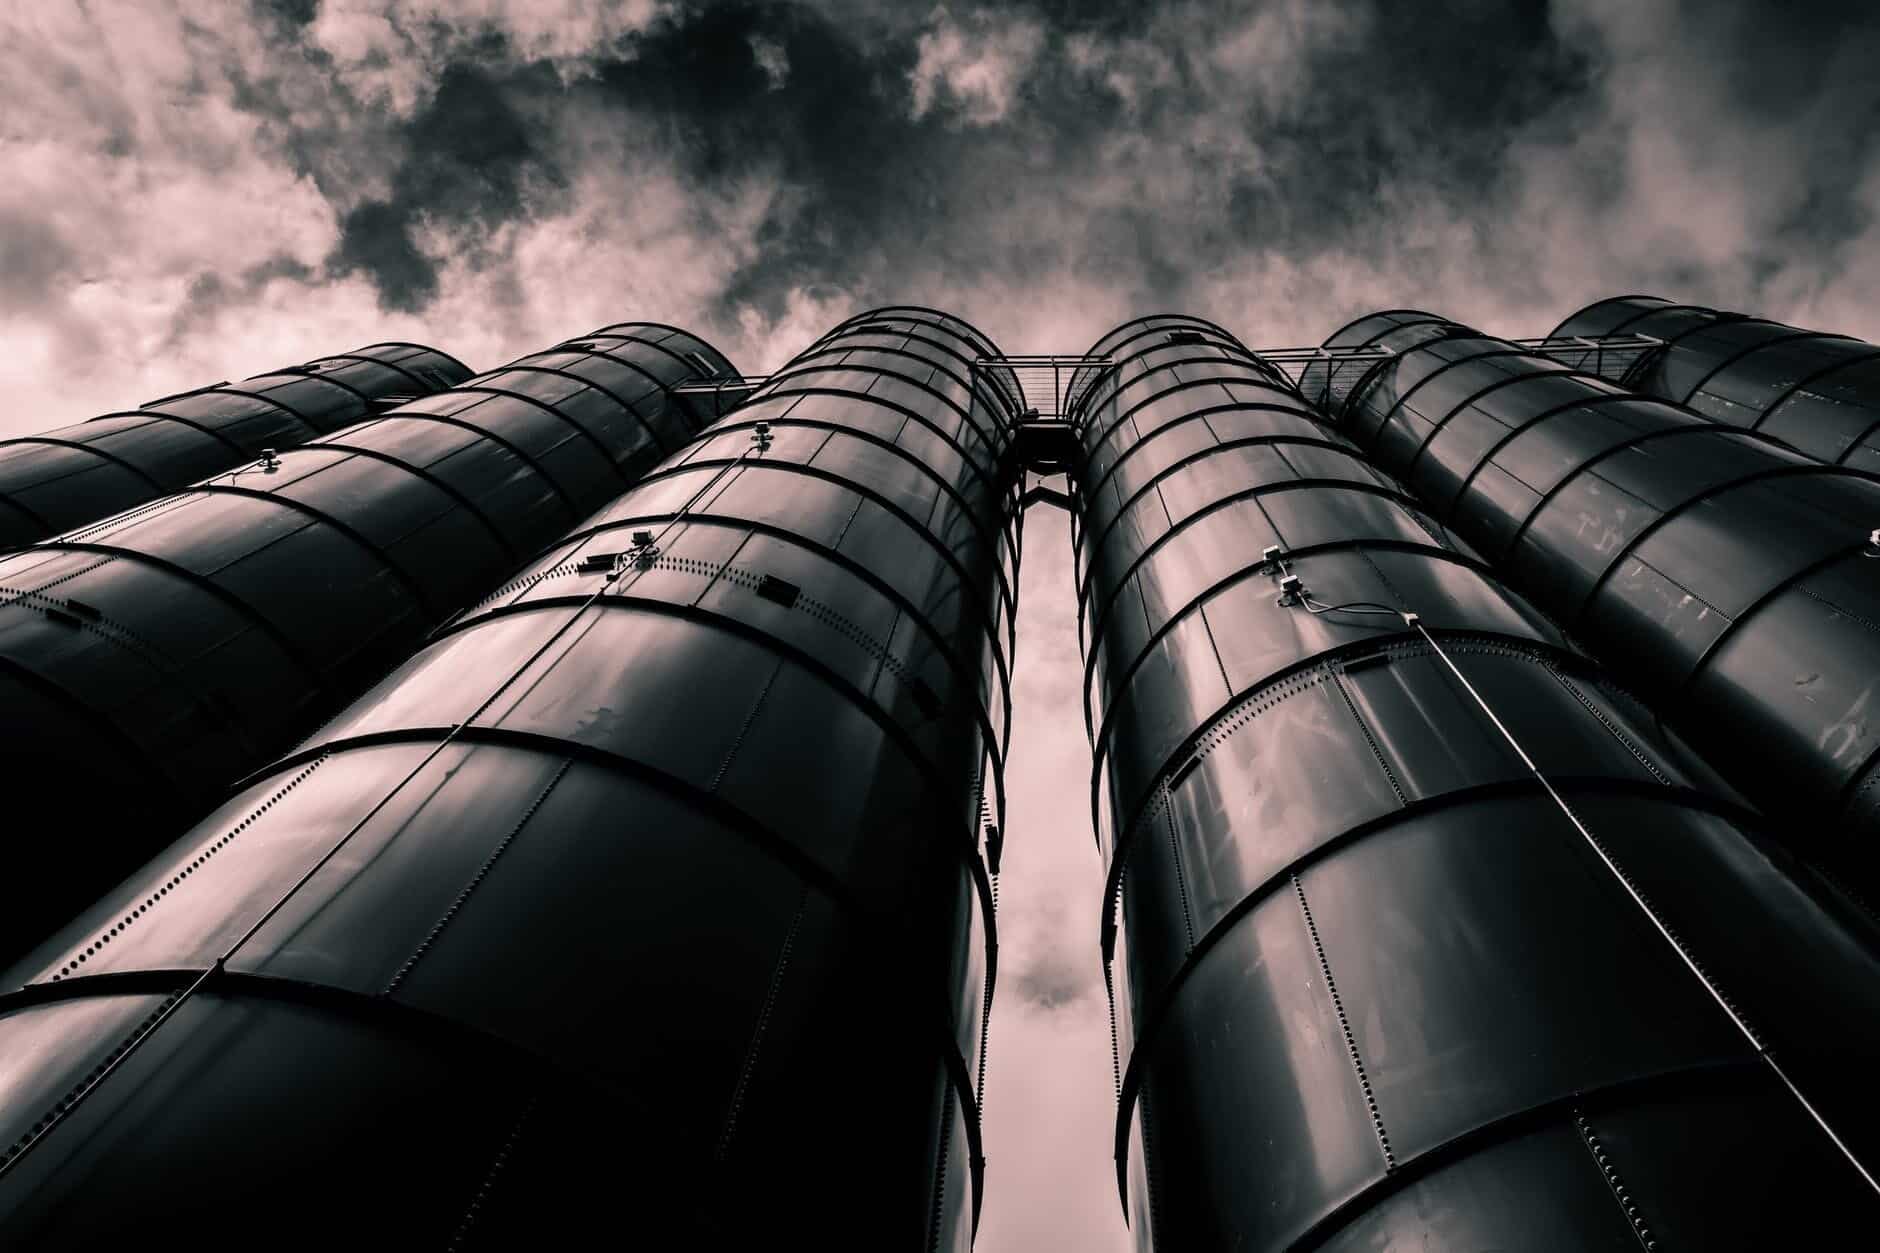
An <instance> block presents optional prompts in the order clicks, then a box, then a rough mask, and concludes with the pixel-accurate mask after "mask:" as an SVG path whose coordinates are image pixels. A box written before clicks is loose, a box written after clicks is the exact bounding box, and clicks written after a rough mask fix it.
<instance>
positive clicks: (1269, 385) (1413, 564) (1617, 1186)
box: [1073, 316, 1880, 1253]
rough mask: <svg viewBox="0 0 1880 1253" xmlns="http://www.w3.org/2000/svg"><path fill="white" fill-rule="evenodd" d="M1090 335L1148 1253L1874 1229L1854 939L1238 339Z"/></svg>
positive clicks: (1751, 829)
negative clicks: (1855, 1077)
mask: <svg viewBox="0 0 1880 1253" xmlns="http://www.w3.org/2000/svg"><path fill="white" fill-rule="evenodd" d="M1440 346H1441V345H1440V343H1439V344H1437V345H1432V347H1440ZM1096 351H1098V352H1107V353H1109V354H1111V355H1112V356H1113V357H1114V358H1115V362H1116V364H1115V365H1114V366H1112V367H1110V368H1108V369H1107V370H1105V371H1103V372H1101V373H1097V374H1094V375H1092V376H1087V377H1085V378H1082V379H1080V380H1079V383H1078V388H1079V393H1078V395H1077V396H1076V398H1075V402H1074V411H1073V413H1074V417H1075V420H1076V421H1077V424H1078V426H1079V429H1080V441H1081V445H1082V450H1083V455H1082V459H1081V464H1080V465H1079V467H1078V468H1077V471H1076V473H1075V474H1074V476H1073V477H1074V480H1075V483H1076V489H1077V494H1078V496H1079V498H1080V500H1081V513H1080V516H1079V532H1080V534H1079V537H1078V549H1079V558H1080V567H1081V574H1080V585H1081V600H1082V607H1083V608H1082V612H1083V618H1084V624H1085V643H1086V658H1087V667H1088V669H1087V676H1086V677H1087V689H1086V699H1087V713H1088V721H1089V725H1090V728H1091V736H1092V743H1093V746H1094V753H1095V759H1096V760H1095V774H1094V776H1093V779H1092V785H1093V790H1094V793H1095V796H1094V808H1095V812H1096V816H1097V830H1098V839H1099V843H1100V845H1101V847H1102V851H1103V853H1104V855H1105V856H1106V858H1107V859H1108V863H1109V867H1110V884H1111V891H1112V894H1113V900H1114V910H1113V911H1112V910H1111V909H1106V911H1105V916H1104V919H1103V946H1104V954H1105V959H1106V968H1108V969H1111V970H1112V971H1113V973H1114V996H1113V1001H1114V1012H1115V1028H1116V1042H1117V1050H1118V1053H1117V1074H1116V1079H1117V1087H1118V1094H1119V1117H1118V1124H1117V1140H1116V1153H1117V1161H1118V1173H1119V1185H1121V1186H1123V1187H1124V1189H1125V1192H1126V1196H1127V1207H1128V1212H1129V1217H1130V1221H1131V1223H1132V1226H1133V1227H1134V1230H1135V1233H1136V1237H1137V1240H1138V1243H1139V1245H1140V1246H1141V1247H1143V1248H1145V1249H1148V1248H1155V1249H1160V1250H1164V1251H1165V1253H1172V1251H1174V1250H1182V1251H1184V1253H1187V1251H1192V1250H1226V1249H1235V1250H1266V1249H1336V1250H1359V1249H1382V1248H1390V1249H1398V1248H1419V1249H1422V1248H1429V1249H1488V1248H1507V1249H1516V1248H1518V1249H1522V1250H1554V1249H1558V1250H1576V1251H1577V1250H1587V1249H1596V1248H1597V1249H1606V1248H1610V1249H1614V1250H1623V1249H1637V1248H1641V1247H1642V1248H1646V1249H1659V1248H1662V1249H1698V1248H1702V1249H1742V1250H1749V1249H1764V1248H1772V1247H1786V1246H1792V1245H1795V1244H1807V1243H1810V1242H1811V1241H1818V1242H1823V1243H1833V1242H1835V1241H1837V1240H1839V1239H1841V1237H1840V1236H1838V1235H1836V1234H1835V1233H1836V1232H1838V1231H1842V1230H1863V1229H1866V1228H1867V1227H1870V1226H1871V1225H1872V1223H1873V1222H1874V1220H1875V1218H1876V1217H1877V1216H1880V1193H1876V1190H1875V1185H1874V1181H1873V1178H1872V1173H1871V1172H1872V1170H1873V1166H1872V1163H1874V1162H1875V1161H1877V1160H1880V1136H1877V1135H1876V1132H1875V1130H1874V1127H1875V1126H1876V1124H1875V1121H1874V1118H1873V1114H1874V1112H1875V1111H1874V1108H1873V1106H1874V1098H1873V1096H1872V1095H1871V1094H1870V1093H1869V1092H1868V1091H1867V1090H1866V1088H1865V1086H1864V1085H1860V1084H1854V1083H1849V1082H1847V1074H1848V1073H1849V1071H1848V1069H1847V1068H1848V1067H1850V1066H1858V1065H1859V1064H1860V1062H1859V1061H1858V1059H1860V1058H1863V1057H1869V1056H1872V1055H1873V1054H1874V1051H1875V1049H1876V1048H1880V977H1877V976H1880V961H1877V960H1876V956H1875V953H1876V949H1875V947H1874V943H1875V932H1874V930H1873V927H1872V925H1871V923H1870V922H1869V921H1868V920H1867V919H1865V918H1864V917H1862V916H1859V915H1853V914H1849V913H1848V912H1847V911H1846V909H1845V907H1844V904H1843V902H1842V901H1841V898H1840V897H1839V896H1837V895H1836V894H1834V893H1833V892H1831V891H1829V890H1828V889H1825V888H1823V887H1821V886H1820V885H1818V884H1817V883H1816V881H1815V880H1814V879H1813V878H1812V877H1811V875H1810V872H1809V871H1808V870H1807V869H1806V868H1804V867H1802V866H1800V865H1799V864H1798V863H1796V861H1795V860H1794V858H1793V855H1792V854H1791V853H1790V852H1788V851H1787V850H1786V848H1785V847H1784V846H1783V845H1782V844H1781V843H1780V842H1779V841H1777V840H1775V839H1773V838H1770V833H1769V832H1767V831H1765V830H1764V829H1763V828H1762V827H1761V825H1760V820H1759V819H1758V818H1757V817H1756V816H1755V815H1753V814H1751V813H1749V812H1748V811H1746V810H1744V809H1742V808H1741V807H1739V806H1737V805H1735V804H1732V803H1730V802H1729V801H1727V800H1723V799H1720V798H1719V797H1718V796H1716V795H1714V794H1713V793H1711V792H1709V791H1707V790H1705V789H1703V788H1701V787H1698V786H1695V785H1694V781H1693V780H1692V779H1690V778H1689V777H1687V776H1686V775H1685V774H1683V773H1682V772H1681V771H1680V769H1679V768H1678V766H1677V765H1676V764H1674V758H1673V756H1672V754H1671V753H1670V752H1668V751H1667V749H1666V748H1665V746H1664V745H1663V744H1662V743H1661V742H1660V741H1659V739H1658V737H1657V736H1656V735H1655V733H1654V731H1653V728H1652V721H1651V718H1650V716H1649V715H1648V714H1646V713H1644V712H1643V711H1642V710H1641V709H1640V708H1639V707H1638V706H1637V705H1636V704H1635V703H1634V702H1633V701H1632V700H1631V699H1630V698H1629V697H1627V696H1626V695H1625V694H1624V693H1622V692H1621V691H1620V690H1618V689H1617V688H1615V687H1614V686H1613V685H1612V683H1611V682H1610V681H1609V680H1608V679H1607V678H1606V677H1605V675H1604V674H1603V673H1602V672H1601V671H1600V670H1599V669H1598V668H1597V667H1596V666H1595V664H1594V663H1593V662H1591V661H1589V660H1588V659H1587V658H1585V657H1584V656H1583V655H1581V654H1580V653H1578V652H1577V651H1575V650H1574V649H1573V648H1572V647H1571V646H1570V645H1569V644H1568V643H1566V642H1565V640H1564V639H1563V637H1562V636H1561V635H1560V634H1559V633H1558V632H1557V631H1556V630H1555V628H1553V627H1552V626H1550V625H1549V624H1548V623H1547V622H1546V620H1545V619H1543V618H1542V617H1541V616H1540V615H1539V614H1538V613H1537V612H1535V611H1534V610H1533V609H1531V608H1530V607H1528V606H1527V605H1526V604H1525V603H1524V602H1523V601H1521V600H1520V599H1518V598H1517V597H1516V596H1514V595H1512V594H1511V593H1509V592H1508V591H1507V590H1505V589H1504V587H1503V586H1502V584H1501V583H1500V582H1499V581H1498V580H1497V578H1496V576H1495V574H1494V573H1493V572H1492V571H1491V570H1490V569H1489V568H1488V567H1486V566H1485V565H1484V564H1483V563H1482V562H1481V561H1480V560H1478V559H1477V558H1475V557H1474V556H1471V555H1469V554H1468V553H1466V552H1465V551H1462V550H1460V549H1459V548H1457V547H1455V546H1452V545H1450V544H1448V543H1446V542H1445V541H1444V540H1443V539H1442V538H1440V531H1439V529H1438V527H1437V526H1436V525H1435V523H1434V522H1433V521H1431V520H1430V519H1429V518H1428V517H1426V516H1425V515H1424V514H1423V512H1422V511H1421V509H1420V508H1419V506H1418V504H1417V502H1416V501H1415V500H1414V499H1413V498H1412V497H1411V496H1409V495H1408V494H1407V493H1406V492H1405V491H1404V490H1402V489H1401V488H1400V487H1399V486H1397V485H1396V484H1395V483H1394V482H1393V481H1392V480H1390V479H1388V478H1386V477H1385V476H1384V475H1383V474H1381V473H1380V472H1379V471H1378V470H1376V469H1375V468H1373V467H1372V466H1371V465H1369V464H1368V463H1367V462H1366V461H1365V460H1364V458H1363V457H1362V456H1361V455H1360V453H1359V452H1358V450H1357V449H1356V448H1354V447H1353V445H1352V444H1351V443H1350V442H1349V441H1347V440H1346V439H1345V438H1343V437H1342V436H1341V435H1340V434H1339V433H1338V431H1337V429H1336V427H1335V426H1334V425H1333V423H1332V422H1331V421H1330V420H1329V419H1328V418H1327V417H1326V416H1324V415H1322V414H1321V413H1319V412H1317V411H1315V410H1314V409H1313V408H1312V407H1311V406H1310V405H1308V404H1306V403H1305V402H1304V401H1303V400H1302V398H1301V397H1300V396H1299V394H1298V393H1297V392H1296V391H1295V390H1294V388H1293V386H1292V384H1291V383H1290V382H1289V381H1288V379H1287V378H1286V377H1285V376H1284V375H1283V374H1281V373H1280V372H1279V371H1278V370H1276V369H1274V368H1272V367H1271V366H1270V365H1268V364H1266V363H1265V362H1263V361H1261V360H1259V359H1257V358H1255V357H1253V356H1252V355H1251V354H1249V353H1248V352H1247V350H1246V349H1245V348H1243V347H1242V346H1241V345H1240V344H1239V343H1238V342H1237V341H1236V340H1234V338H1233V337H1232V336H1230V335H1228V334H1226V333H1225V332H1223V331H1221V330H1220V329H1219V328H1217V327H1214V326H1212V325H1210V324H1208V323H1205V322H1201V321H1199V320H1196V319H1192V318H1185V317H1172V316H1162V317H1155V318H1147V319H1142V320H1139V321H1136V322H1132V323H1128V324H1125V325H1124V326H1122V327H1120V328H1118V329H1117V330H1116V331H1114V332H1112V333H1111V334H1110V335H1108V336H1106V337H1105V338H1104V339H1103V340H1100V341H1099V342H1098V345H1097V347H1096ZM1410 359H1411V360H1414V359H1415V357H1414V356H1412V357H1410ZM1106 903H1107V902H1106Z"/></svg>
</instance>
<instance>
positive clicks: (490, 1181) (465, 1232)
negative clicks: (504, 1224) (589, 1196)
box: [445, 1097, 537, 1253]
mask: <svg viewBox="0 0 1880 1253" xmlns="http://www.w3.org/2000/svg"><path fill="white" fill-rule="evenodd" d="M536 1099H537V1098H535V1097H531V1098H529V1103H528V1104H527V1105H525V1106H523V1107H522V1113H521V1114H519V1115H517V1117H516V1121H515V1123H514V1124H513V1125H511V1127H510V1128H509V1134H508V1135H507V1136H505V1137H503V1142H502V1145H501V1146H500V1147H498V1148H497V1150H496V1156H495V1157H494V1158H493V1159H492V1160H491V1161H490V1168H489V1169H488V1170H486V1171H484V1172H483V1180H482V1182H480V1183H478V1184H477V1190H476V1191H475V1192H474V1193H472V1194H471V1197H470V1205H469V1208H467V1209H466V1210H464V1214H463V1218H462V1219H461V1220H459V1221H458V1223H457V1230H456V1231H455V1232H453V1233H451V1237H450V1243H449V1244H448V1245H446V1246H445V1247H446V1248H447V1249H449V1250H451V1253H456V1250H458V1249H461V1248H463V1247H464V1241H466V1240H468V1239H469V1237H470V1232H471V1229H472V1228H474V1227H475V1226H476V1222H477V1218H478V1217H479V1216H480V1215H481V1214H482V1212H483V1203H484V1202H485V1201H487V1200H488V1199H489V1195H490V1190H491V1189H492V1188H493V1187H495V1186H496V1178H497V1176H498V1175H500V1174H502V1173H503V1169H504V1167H506V1166H508V1165H509V1158H510V1156H511V1155H512V1154H513V1153H514V1152H515V1151H516V1142H517V1140H519V1139H520V1138H521V1137H522V1128H523V1125H524V1124H525V1123H527V1122H528V1121H529V1116H530V1115H531V1114H533V1113H534V1112H535V1105H536Z"/></svg>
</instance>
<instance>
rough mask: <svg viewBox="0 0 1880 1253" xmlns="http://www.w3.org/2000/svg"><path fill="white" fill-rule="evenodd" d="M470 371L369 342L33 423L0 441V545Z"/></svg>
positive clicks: (223, 466) (339, 423)
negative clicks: (88, 413)
mask: <svg viewBox="0 0 1880 1253" xmlns="http://www.w3.org/2000/svg"><path fill="white" fill-rule="evenodd" d="M469 376H470V371H469V370H467V369H465V368H464V366H463V365H462V364H461V363H460V362H458V361H457V360H456V359H455V358H453V357H449V356H447V355H445V354H444V353H441V352H439V351H437V350H436V349H434V348H426V347H424V346H423V345H421V344H390V343H385V344H369V345H367V346H366V347H364V348H361V349H359V350H357V351H356V352H350V353H340V354H337V355H335V356H331V357H322V358H321V359H319V360H317V361H309V362H307V363H306V364H305V365H299V366H293V367H291V368H289V369H285V370H277V371H274V372H272V373H269V374H258V375H256V376H255V377H253V378H251V379H247V380H246V381H244V382H241V383H217V384H216V385H215V386H213V387H207V388H203V389H201V390H199V391H193V392H184V393H182V394H181V395H178V396H168V397H165V398H163V399H162V400H154V401H151V402H150V403H149V404H147V405H145V406H144V407H143V408H141V409H138V410H136V411H134V412H126V413H112V414H106V415H105V416H103V417H101V418H94V419H92V420H91V421H89V422H81V423H79V424H77V425H76V426H68V427H63V428H61V429H59V430H56V431H48V432H46V433H44V434H42V435H28V436H23V437H20V438H17V439H9V440H3V441H0V548H17V547H21V546H23V545H26V544H31V543H34V542H36V541H38V540H42V539H45V538H46V537H47V536H50V535H57V534H58V533H60V532H61V531H68V530H71V529H72V528H74V527H79V526H83V525H85V524H86V523H88V522H94V521H96V520H97V519H99V518H103V517H107V516H109V515H111V514H114V513H119V512H122V511H123V510H125V509H131V508H134V507H136V506H138V505H141V504H143V503H144V502H146V501H149V500H154V499H156V498H158V497H160V496H164V495H167V494H169V493H171V492H176V491H181V490H182V489H183V488H185V487H187V486H188V485H189V484H191V483H194V482H196V481H197V480H198V479H202V478H206V477H208V476H209V475H211V474H219V473H221V472H223V471H225V470H231V469H234V468H235V467H236V466H239V465H241V464H243V463H244V462H248V461H252V460H253V459H254V458H255V457H256V456H257V455H259V454H260V452H261V450H262V449H263V448H274V449H283V448H291V447H293V446H294V445H296V444H304V443H306V442H307V441H309V440H312V439H317V438H318V437H320V436H321V435H325V434H328V433H330V432H333V431H337V430H339V429H340V428H341V427H345V426H350V425H352V424H353V423H355V422H358V421H360V420H361V419H363V418H365V417H367V416H369V415H370V414H372V413H373V412H375V411H377V410H378V409H380V408H382V407H384V406H385V405H386V404H387V403H389V402H391V401H392V399H393V398H394V397H398V396H405V397H413V396H425V395H429V394H430V393H432V392H437V391H441V390H443V389H445V388H447V387H450V386H452V385H453V384H456V383H461V382H462V381H463V380H464V379H466V378H468V377H469Z"/></svg>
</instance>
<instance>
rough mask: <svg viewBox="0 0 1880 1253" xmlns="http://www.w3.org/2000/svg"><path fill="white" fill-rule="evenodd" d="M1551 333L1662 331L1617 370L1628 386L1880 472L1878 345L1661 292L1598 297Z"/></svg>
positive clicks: (1821, 456)
mask: <svg viewBox="0 0 1880 1253" xmlns="http://www.w3.org/2000/svg"><path fill="white" fill-rule="evenodd" d="M1554 333H1555V334H1556V335H1589V336H1591V335H1626V334H1640V333H1642V334H1647V335H1654V336H1657V337H1658V338H1659V339H1662V340H1664V341H1665V347H1664V348H1663V349H1662V350H1661V351H1660V352H1658V353H1655V354H1654V355H1653V356H1652V357H1651V358H1650V359H1649V360H1646V361H1642V362H1640V363H1639V368H1637V369H1634V370H1631V371H1628V372H1627V373H1625V374H1624V375H1623V376H1622V377H1621V378H1620V379H1619V381H1622V382H1623V383H1624V384H1625V385H1626V386H1627V387H1631V388H1634V389H1636V390H1638V391H1640V392H1643V393H1644V394H1646V395H1648V396H1655V397H1658V398H1659V399H1661V400H1670V401H1675V402H1676V403H1678V404H1681V405H1689V406H1690V407H1691V408H1693V409H1695V410H1697V412H1699V413H1701V414H1703V415H1704V416H1705V417H1707V418H1710V419H1712V420H1714V421H1717V422H1723V423H1726V424H1728V425H1730V426H1735V427H1741V428H1743V429H1744V430H1750V431H1756V432H1759V433H1761V434H1763V435H1767V436H1769V437H1770V438H1771V439H1778V440H1781V441H1782V442H1783V443H1785V444H1787V445H1788V446H1790V447H1791V448H1794V449H1795V450H1796V451H1797V452H1800V453H1802V454H1803V455H1804V456H1808V457H1813V458H1814V459H1815V460H1817V461H1826V462H1828V463H1830V464H1832V465H1844V466H1849V467H1852V468H1853V469H1857V470H1865V471H1867V472H1868V473H1880V347H1876V346H1875V345H1873V344H1869V343H1866V342H1865V341H1862V340H1858V339H1854V338H1852V337H1850V336H1846V335H1832V334H1829V333H1827V332H1825V331H1807V330H1802V329H1800V328H1799V327H1794V326H1787V325H1785V324H1783V323H1781V322H1771V321H1768V320H1767V319H1764V318H1753V317H1750V316H1748V315H1746V314H1741V313H1724V312H1721V311H1719V310H1716V309H1707V308H1705V307H1704V306H1702V305H1681V304H1674V303H1672V302H1671V301H1669V300H1664V299H1662V298H1660V297H1657V296H1615V297H1613V298H1611V299H1609V300H1601V301H1597V302H1595V303H1593V304H1590V305H1588V306H1587V307H1586V308H1584V309H1582V310H1580V311H1579V312H1578V313H1575V314H1574V315H1572V316H1571V317H1569V318H1568V319H1567V320H1566V321H1565V322H1563V323H1561V324H1560V328H1559V330H1557V331H1555V332H1554ZM1607 377H1613V376H1612V375H1611V374H1610V373H1608V375H1607ZM1875 525H1876V526H1880V522H1876V523H1875Z"/></svg>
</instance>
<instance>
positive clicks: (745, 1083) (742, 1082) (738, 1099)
mask: <svg viewBox="0 0 1880 1253" xmlns="http://www.w3.org/2000/svg"><path fill="white" fill-rule="evenodd" d="M808 911H809V889H808V888H807V887H805V888H804V889H803V891H802V893H801V895H799V896H798V897H797V901H796V913H795V915H794V916H793V917H791V919H790V929H789V930H788V931H786V932H784V935H783V946H782V948H780V949H779V950H778V951H777V965H776V967H775V968H774V969H773V970H772V971H771V972H770V986H769V987H768V988H766V989H764V1003H763V1005H762V1007H760V1008H759V1009H758V1011H757V1025H756V1026H755V1027H753V1028H752V1030H751V1043H750V1046H749V1047H748V1048H746V1049H745V1051H744V1065H743V1066H741V1067H739V1069H738V1086H737V1087H735V1088H733V1089H732V1091H731V1108H730V1109H729V1110H727V1111H726V1113H725V1129H724V1131H723V1132H722V1133H721V1134H720V1135H719V1137H718V1145H717V1148H715V1149H714V1150H713V1152H712V1156H713V1157H714V1158H715V1159H716V1160H718V1161H720V1162H722V1161H724V1160H725V1159H726V1158H728V1157H729V1156H730V1155H731V1138H732V1137H733V1136H734V1135H736V1134H737V1130H738V1116H739V1115H740V1114H741V1113H743V1111H744V1095H745V1093H746V1092H747V1091H749V1090H750V1086H751V1076H752V1075H753V1074H754V1073H756V1070H757V1054H758V1052H759V1051H760V1050H761V1049H762V1048H763V1045H764V1032H765V1031H766V1030H767V1029H768V1028H769V1026H770V1015H771V1013H772V1012H773V1011H774V1010H775V1009H776V1007H777V995H778V993H779V992H780V991H781V990H782V988H783V974H784V971H785V970H787V969H789V966H790V955H791V954H792V953H793V952H794V951H795V950H796V936H797V932H799V931H800V930H802V928H803V915H804V914H805V913H807V912H808Z"/></svg>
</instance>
